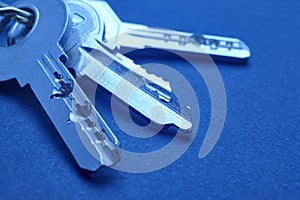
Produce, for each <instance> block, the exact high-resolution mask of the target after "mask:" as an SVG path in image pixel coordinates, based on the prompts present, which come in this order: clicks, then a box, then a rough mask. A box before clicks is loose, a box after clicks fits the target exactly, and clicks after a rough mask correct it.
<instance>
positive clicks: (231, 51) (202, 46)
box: [89, 0, 251, 62]
mask: <svg viewBox="0 0 300 200" xmlns="http://www.w3.org/2000/svg"><path fill="white" fill-rule="evenodd" d="M89 2H90V4H91V5H93V6H94V8H95V9H96V10H97V12H98V13H99V14H100V16H101V19H102V20H103V23H104V25H105V33H104V34H103V36H102V38H103V41H106V42H109V43H110V44H109V45H110V46H115V47H123V48H134V49H143V48H156V49H164V50H172V51H181V52H188V53H195V54H209V55H210V56H211V57H212V58H214V59H218V60H226V61H233V62H235V61H242V62H244V61H247V59H248V58H249V57H250V55H251V53H250V50H249V47H248V46H247V45H246V44H245V43H244V42H243V41H241V40H239V39H237V38H229V37H220V36H213V35H205V34H202V35H196V34H193V33H185V32H179V31H171V30H165V29H158V28H151V27H148V26H145V25H140V24H133V23H126V22H122V21H121V20H120V19H119V17H118V16H117V15H116V14H115V12H114V11H113V9H112V8H111V7H110V6H109V5H108V4H107V3H106V2H105V1H95V0H90V1H89Z"/></svg>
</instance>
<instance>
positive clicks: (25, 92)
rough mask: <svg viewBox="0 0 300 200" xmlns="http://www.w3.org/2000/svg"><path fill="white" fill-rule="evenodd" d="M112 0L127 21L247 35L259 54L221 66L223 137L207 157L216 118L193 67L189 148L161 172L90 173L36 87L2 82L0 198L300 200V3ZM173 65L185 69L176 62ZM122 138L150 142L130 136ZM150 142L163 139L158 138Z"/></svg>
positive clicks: (155, 143) (189, 72) (106, 113)
mask: <svg viewBox="0 0 300 200" xmlns="http://www.w3.org/2000/svg"><path fill="white" fill-rule="evenodd" d="M7 2H8V1H7ZM11 2H12V1H11ZM108 2H109V3H110V4H111V5H112V7H113V8H114V9H115V10H116V12H117V13H118V14H119V16H120V17H121V18H122V19H123V20H126V21H128V22H138V23H144V24H148V25H151V26H155V27H166V28H170V29H175V30H182V31H191V32H195V33H209V34H216V35H224V36H235V37H238V38H241V39H243V40H245V41H246V42H247V44H248V45H249V46H250V47H251V50H252V54H253V55H252V58H251V59H250V62H249V63H248V64H247V65H245V66H238V65H234V64H230V63H217V65H218V67H219V70H220V72H221V74H222V77H223V80H224V84H225V87H226V92H227V100H228V102H227V103H228V107H227V118H226V122H225V127H224V130H223V132H222V135H221V138H220V140H219V141H218V143H217V145H216V147H215V148H214V149H213V151H212V152H211V153H210V154H209V155H208V156H207V157H206V158H204V159H199V158H198V157H197V156H198V152H199V148H200V145H201V143H202V140H203V134H204V133H205V131H206V129H207V127H208V123H209V118H210V116H209V111H210V109H209V106H210V104H209V97H208V94H207V89H206V88H205V85H204V84H203V81H202V80H198V79H195V78H193V77H194V75H193V70H191V69H181V71H182V72H183V73H184V75H185V76H187V77H189V76H190V77H191V78H190V79H189V80H190V81H191V84H192V85H193V86H194V87H195V90H196V92H197V93H198V94H199V95H200V94H201V95H202V96H203V97H202V99H199V101H200V103H201V124H200V128H199V131H198V135H197V137H196V139H195V141H194V143H193V144H192V146H191V147H190V149H189V150H188V151H187V152H186V153H185V154H184V155H183V156H182V157H181V158H180V159H179V160H177V161H176V162H174V163H173V164H172V165H170V166H168V167H166V168H164V169H162V170H160V171H156V172H152V173H148V174H129V173H123V172H118V171H114V170H111V169H108V168H103V169H101V170H100V171H99V172H98V173H97V174H95V175H94V176H93V177H87V176H85V175H84V174H82V173H81V172H80V171H79V170H78V169H77V168H76V163H75V162H74V161H73V158H72V156H71V155H70V153H69V152H68V150H67V148H66V147H65V146H64V143H63V142H62V140H61V139H60V137H59V135H58V133H57V132H56V130H55V128H54V127H53V125H52V124H51V122H50V121H49V120H48V118H47V116H46V115H45V113H44V112H43V110H42V109H41V107H40V105H39V103H38V102H37V100H36V99H35V97H33V96H32V93H31V91H30V89H29V88H28V87H26V88H23V89H21V88H19V87H18V86H17V84H16V83H15V82H13V81H10V82H6V83H1V84H0V94H1V95H0V103H1V109H0V116H1V120H0V127H1V132H2V133H1V138H0V144H1V145H0V146H1V148H0V172H1V173H0V181H1V182H0V198H3V199H25V198H26V199H37V198H65V199H67V198H78V199H119V198H124V199H132V198H138V199H154V198H165V199H167V198H168V199H169V198H172V199H188V198H190V199H200V198H204V199H299V198H300V153H299V150H300V146H299V142H300V136H299V132H300V125H299V122H300V80H299V78H300V59H299V52H300V23H299V12H300V3H299V1H297V0H289V1H279V0H276V1H274V0H261V1H255V2H254V1H249V0H244V1H237V0H227V1H217V0H210V1H202V0H201V1H196V0H186V1H179V0H172V1H171V0H164V1H154V0H151V1H150V0H143V1H138V0H125V1H122V2H120V1H112V0H109V1H108ZM8 3H9V2H8ZM169 65H173V66H174V67H175V68H176V69H178V70H180V68H182V67H184V66H181V63H178V61H172V60H170V61H169ZM101 98H103V102H102V103H101V105H98V106H100V108H101V109H102V110H101V114H103V116H104V118H105V119H107V120H111V119H112V116H111V114H110V111H109V106H106V103H107V102H109V101H110V100H109V98H110V97H109V95H107V94H106V93H105V92H103V95H101ZM160 137H161V138H162V140H164V139H163V138H164V137H163V136H160ZM121 142H122V143H123V144H125V145H124V146H125V147H126V146H129V145H136V149H137V150H139V149H141V148H143V146H142V145H140V144H137V143H130V142H131V140H130V138H124V139H123V140H121ZM162 143H163V141H162ZM148 145H149V144H148ZM152 145H153V146H156V147H157V146H158V147H159V146H160V145H161V144H160V143H159V140H155V141H153V144H152ZM128 148H129V147H128ZM130 148H134V146H131V147H130Z"/></svg>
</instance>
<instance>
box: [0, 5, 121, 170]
mask: <svg viewBox="0 0 300 200" xmlns="http://www.w3.org/2000/svg"><path fill="white" fill-rule="evenodd" d="M15 6H16V7H19V8H22V9H26V10H27V11H30V12H32V13H33V14H34V16H35V22H34V25H33V27H32V28H31V30H30V32H29V33H28V34H27V36H26V37H25V38H24V39H23V40H21V41H18V42H16V43H15V44H14V45H11V46H8V47H0V56H1V59H0V81H5V80H9V79H17V81H18V82H19V84H20V85H21V86H24V85H26V84H29V85H30V87H31V89H32V91H33V92H34V94H35V95H36V97H37V99H38V100H39V102H40V104H41V105H42V106H43V108H44V110H45V111H46V113H47V114H48V116H49V118H50V119H51V121H52V122H53V124H54V125H55V127H56V129H57V130H58V132H59V133H60V135H61V137H62V138H63V140H64V142H65V143H66V145H67V146H68V148H69V149H70V151H71V153H72V154H73V156H74V158H75V159H76V161H77V163H78V165H79V166H80V167H81V168H83V169H87V170H90V171H94V170H96V169H98V168H99V167H100V166H101V165H106V166H111V165H114V164H115V163H116V162H118V160H119V159H120V155H119V150H118V147H117V145H118V140H117V139H116V137H115V136H114V134H113V133H112V132H111V130H110V128H109V127H108V126H107V124H106V123H105V122H104V120H103V119H102V118H101V116H100V115H99V113H98V112H97V111H96V109H95V108H94V106H93V105H92V104H91V103H90V101H89V99H88V98H87V97H86V95H85V93H84V92H83V91H82V89H81V88H80V87H79V85H78V84H77V83H76V81H75V79H74V78H73V77H72V75H71V74H70V72H69V71H68V70H67V68H66V67H65V66H64V65H63V64H62V63H61V61H60V59H59V58H61V56H62V55H64V52H63V50H62V48H61V47H60V45H59V41H60V39H61V36H62V34H63V32H64V31H65V28H66V24H67V20H68V13H67V8H66V5H65V3H64V2H63V1H60V0H44V1H41V0H24V1H20V2H18V3H17V4H16V5H15ZM18 26H23V25H16V24H15V25H14V28H18ZM19 28H21V27H19Z"/></svg>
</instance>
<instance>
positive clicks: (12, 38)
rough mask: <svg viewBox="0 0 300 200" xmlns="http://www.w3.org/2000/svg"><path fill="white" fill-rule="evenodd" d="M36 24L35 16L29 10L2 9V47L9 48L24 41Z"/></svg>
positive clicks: (0, 43) (0, 22)
mask: <svg viewBox="0 0 300 200" xmlns="http://www.w3.org/2000/svg"><path fill="white" fill-rule="evenodd" d="M34 22H35V14H34V12H33V11H32V10H30V9H28V8H20V9H18V8H14V7H2V8H0V46H1V47H8V46H12V45H15V44H17V43H19V42H21V41H23V40H24V39H25V38H26V36H27V35H28V34H29V33H30V31H31V30H32V27H33V24H34Z"/></svg>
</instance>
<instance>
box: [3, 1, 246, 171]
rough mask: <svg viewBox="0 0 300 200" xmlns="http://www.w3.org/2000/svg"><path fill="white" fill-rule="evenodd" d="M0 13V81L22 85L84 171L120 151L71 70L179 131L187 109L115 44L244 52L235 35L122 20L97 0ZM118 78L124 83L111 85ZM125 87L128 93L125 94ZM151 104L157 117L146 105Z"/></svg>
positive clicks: (235, 56)
mask: <svg viewBox="0 0 300 200" xmlns="http://www.w3.org/2000/svg"><path fill="white" fill-rule="evenodd" d="M53 8H55V12H53ZM0 16H2V18H0V20H1V22H0V31H1V33H2V34H1V37H2V41H4V43H5V45H2V47H0V56H1V58H0V81H6V80H10V79H16V80H17V81H18V83H19V84H20V85H21V86H22V87H23V86H24V85H26V84H29V85H30V87H31V89H32V91H33V92H34V94H35V95H36V97H37V99H38V100H39V101H40V103H41V105H42V106H43V108H44V110H45V111H46V113H47V114H48V116H49V118H50V119H51V121H52V122H53V124H54V125H55V127H56V129H57V131H58V132H59V134H60V135H61V137H62V138H63V140H64V142H65V143H66V145H67V146H68V148H69V149H70V151H71V153H72V154H73V156H74V158H75V160H76V161H77V163H78V165H79V166H80V168H83V169H86V170H89V171H95V170H97V169H98V168H99V167H100V166H102V165H104V166H112V165H114V164H116V163H117V162H118V161H119V160H120V157H121V155H120V151H119V150H118V145H119V142H118V140H117V138H116V136H115V135H114V134H113V132H112V131H111V129H110V128H109V126H108V124H107V123H106V122H105V121H104V120H103V118H102V117H101V116H100V115H99V113H98V111H97V110H96V109H95V107H94V105H93V104H92V102H91V100H90V99H89V98H88V96H87V94H86V93H85V92H84V91H83V89H82V88H81V86H80V85H79V83H77V81H76V78H77V77H80V76H86V77H89V78H90V79H91V80H93V81H95V82H96V83H98V84H99V85H101V86H102V87H104V88H105V89H106V90H108V91H109V92H111V93H112V94H114V95H115V96H116V97H118V98H119V99H120V100H122V101H123V102H124V103H126V104H127V105H129V106H131V107H132V108H134V109H135V110H136V111H138V112H139V113H140V114H141V115H143V116H145V117H147V118H148V119H150V120H151V121H153V122H155V123H157V124H160V125H167V124H172V125H174V126H176V127H178V128H179V129H180V130H183V131H185V132H187V133H188V132H189V131H190V130H191V129H192V121H191V117H190V110H189V109H190V108H189V107H188V106H183V105H180V103H179V102H177V101H172V99H171V98H172V96H171V93H172V87H171V85H170V83H169V82H167V81H165V80H163V78H161V77H158V76H156V75H155V74H148V72H147V71H146V70H145V69H143V68H142V67H141V66H140V65H137V64H135V63H134V62H133V61H132V60H131V59H129V58H127V57H126V56H124V55H122V54H120V53H118V51H115V50H116V49H119V48H120V47H125V48H138V49H143V48H146V47H151V48H158V49H165V50H176V51H183V52H192V53H196V54H197V53H199V54H204V53H205V54H209V55H211V56H213V57H218V58H224V59H226V60H228V59H229V60H232V61H235V60H239V61H240V60H246V59H248V58H249V57H250V51H249V48H248V47H247V46H246V45H245V44H244V43H243V42H242V41H240V40H239V39H235V38H225V37H218V36H210V35H194V34H192V33H184V32H176V31H169V30H162V29H156V28H149V27H147V26H145V25H139V24H131V23H125V22H122V21H121V20H120V19H119V18H118V17H117V15H116V14H115V13H114V12H113V10H112V9H111V7H110V6H109V5H108V4H107V3H106V2H105V1H101V0H64V1H63V0H43V1H42V0H21V1H19V2H17V3H16V4H15V5H14V6H13V7H10V6H7V5H4V4H0ZM120 35H122V37H119V36H120ZM124 35H125V37H124ZM110 38H114V40H111V39H110ZM195 41H196V42H195ZM70 69H72V70H71V71H72V72H75V74H74V73H71V71H70ZM128 72H130V76H125V74H128ZM121 81H122V88H124V90H120V89H119V90H118V89H116V87H117V85H118V84H119V83H120V82H121ZM141 85H142V87H141ZM125 90H126V91H125ZM127 90H130V91H132V92H133V95H131V96H130V97H129V98H128V94H127V92H128V91H127ZM157 105H159V106H160V108H161V109H163V111H164V113H165V116H164V118H161V117H160V116H159V113H161V112H159V113H153V112H151V110H152V108H153V107H155V106H157ZM91 152H92V153H91ZM94 155H96V156H94Z"/></svg>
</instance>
